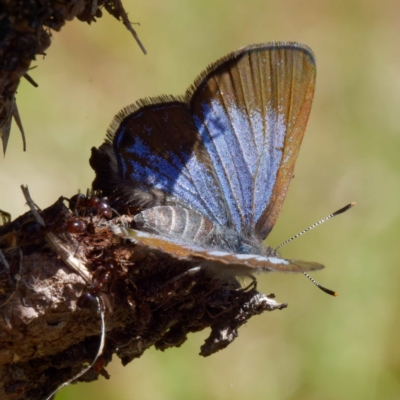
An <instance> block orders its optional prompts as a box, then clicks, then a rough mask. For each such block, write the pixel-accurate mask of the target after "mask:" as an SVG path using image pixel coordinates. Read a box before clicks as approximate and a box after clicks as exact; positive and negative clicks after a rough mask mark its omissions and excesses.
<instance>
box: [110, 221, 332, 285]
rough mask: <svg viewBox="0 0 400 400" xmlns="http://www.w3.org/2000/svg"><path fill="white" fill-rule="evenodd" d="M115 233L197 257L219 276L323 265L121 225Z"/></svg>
mask: <svg viewBox="0 0 400 400" xmlns="http://www.w3.org/2000/svg"><path fill="white" fill-rule="evenodd" d="M113 230H114V233H115V234H116V235H118V236H120V237H129V238H131V239H133V240H134V241H135V242H136V243H137V244H138V245H141V246H145V247H146V248H147V249H148V251H152V250H154V251H159V252H163V253H167V254H170V255H171V256H173V257H175V258H177V259H185V260H192V261H198V262H199V265H201V266H202V267H204V268H206V269H209V270H210V272H212V273H214V274H215V275H218V276H223V277H226V276H242V275H247V276H250V275H252V274H254V273H256V272H257V271H264V272H272V271H276V272H305V271H314V270H318V269H322V268H324V266H323V265H321V264H318V263H314V262H306V261H298V260H287V259H284V258H280V257H266V256H265V257H264V256H260V255H256V254H234V253H229V252H224V251H214V250H208V249H205V248H203V247H201V246H196V245H191V244H187V243H184V242H182V241H179V240H175V239H171V238H166V237H161V236H158V235H153V234H150V233H147V232H142V231H137V230H134V229H127V228H121V227H114V228H113Z"/></svg>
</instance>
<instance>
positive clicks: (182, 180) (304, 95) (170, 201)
mask: <svg viewBox="0 0 400 400" xmlns="http://www.w3.org/2000/svg"><path fill="white" fill-rule="evenodd" d="M314 86H315V60H314V56H313V54H312V52H311V50H310V49H308V48H307V47H306V46H303V45H299V44H297V43H270V44H261V45H253V46H248V47H246V48H244V49H241V50H238V51H236V52H234V53H231V54H230V55H228V56H226V57H224V58H222V59H221V60H219V61H217V62H216V63H214V64H212V65H211V66H210V67H208V68H207V69H206V70H205V71H204V72H203V73H202V74H200V76H199V77H198V78H197V79H196V80H195V83H194V84H193V85H192V86H191V87H190V88H189V89H188V91H187V93H186V95H185V96H181V97H172V96H163V97H159V98H154V99H148V100H142V101H139V102H138V103H136V104H135V105H133V106H131V107H128V108H126V109H125V110H123V111H122V112H121V113H120V114H118V115H117V116H116V118H115V119H114V121H113V123H112V125H111V127H110V130H109V133H108V140H107V141H106V143H104V144H103V145H102V146H101V147H100V148H99V149H93V150H92V158H91V165H92V166H93V168H94V169H95V170H96V175H97V176H96V180H95V181H94V183H93V186H94V188H95V189H99V190H102V191H103V193H105V195H108V196H110V197H112V198H114V199H118V200H120V201H121V200H122V201H123V202H124V203H126V204H132V205H134V206H135V207H137V208H138V210H140V212H139V214H138V215H136V216H135V218H134V226H133V228H134V229H131V230H126V229H121V230H120V231H119V232H118V233H119V234H120V235H123V234H125V235H128V236H131V237H133V238H134V239H135V240H137V241H138V242H140V243H142V244H143V245H144V246H147V247H148V249H149V251H153V250H154V249H158V250H157V251H163V252H165V253H168V254H170V255H171V256H173V257H175V258H176V259H185V260H194V262H195V263H196V262H197V263H198V264H199V265H201V266H204V268H205V269H207V270H209V271H211V272H213V274H215V275H224V276H225V275H226V276H228V275H231V276H232V275H233V276H236V275H252V274H253V273H254V272H256V271H258V270H263V271H283V272H303V271H308V270H314V269H320V268H323V266H322V265H321V264H317V263H312V262H305V261H297V260H287V259H284V258H281V257H280V256H279V255H278V254H277V253H276V252H275V251H274V250H273V249H271V248H270V247H268V246H263V245H262V242H263V240H264V239H265V238H266V237H267V235H268V234H269V232H270V231H271V229H272V227H273V226H274V224H275V222H276V219H277V217H278V215H279V213H280V210H281V208H282V205H283V201H284V199H285V197H286V193H287V190H288V186H289V183H290V181H291V179H292V176H293V170H294V165H295V161H296V158H297V155H298V151H299V147H300V144H301V141H302V138H303V134H304V130H305V126H306V123H307V119H308V115H309V112H310V109H311V103H312V98H313V93H314Z"/></svg>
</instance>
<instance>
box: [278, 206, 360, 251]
mask: <svg viewBox="0 0 400 400" xmlns="http://www.w3.org/2000/svg"><path fill="white" fill-rule="evenodd" d="M355 205H356V203H355V202H354V201H353V202H352V203H350V204H347V206H345V207H343V208H341V209H340V210H337V211H335V212H334V213H332V214H329V215H328V216H327V217H325V218H322V219H321V220H319V221H318V222H316V223H315V224H312V225H311V226H309V227H308V228H306V229H304V230H302V231H301V232H299V233H298V234H297V235H294V236H293V237H291V238H290V239H288V240H285V241H284V242H283V243H281V244H280V245H279V246H278V247H277V248H276V249H275V250H278V249H280V248H281V247H282V246H285V245H286V244H288V243H290V242H291V241H292V240H294V239H297V238H298V237H299V236H301V235H303V234H305V233H306V232H308V231H311V229H314V228H315V227H317V226H318V225H321V224H322V223H324V222H326V221H328V220H329V219H331V218H333V217H336V215H339V214H343V213H344V212H346V211H347V210H350V208H352V207H353V206H355Z"/></svg>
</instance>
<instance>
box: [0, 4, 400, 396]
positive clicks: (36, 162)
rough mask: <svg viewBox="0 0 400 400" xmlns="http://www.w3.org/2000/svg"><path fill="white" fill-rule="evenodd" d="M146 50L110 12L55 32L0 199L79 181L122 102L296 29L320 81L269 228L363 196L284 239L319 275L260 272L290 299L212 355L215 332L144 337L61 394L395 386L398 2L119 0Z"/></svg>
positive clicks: (344, 392)
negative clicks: (143, 342)
mask: <svg viewBox="0 0 400 400" xmlns="http://www.w3.org/2000/svg"><path fill="white" fill-rule="evenodd" d="M124 4H125V7H126V9H127V11H128V12H129V16H130V19H131V20H132V21H139V22H140V24H141V25H140V26H136V27H135V28H136V29H137V32H138V33H139V35H140V38H141V39H142V41H143V43H144V44H145V46H146V48H147V50H148V55H147V56H144V55H142V53H141V52H140V49H139V48H138V46H137V45H136V43H135V42H134V40H133V39H132V37H131V36H130V34H129V33H128V32H127V31H126V30H125V28H124V27H123V26H122V25H121V24H119V23H117V22H116V21H115V20H114V19H113V18H111V17H109V16H108V15H105V16H104V18H102V19H101V20H100V21H99V22H98V23H95V24H93V25H92V26H91V27H89V26H87V25H85V24H83V23H81V22H78V21H73V22H72V23H68V24H67V25H66V26H65V27H64V28H63V30H62V31H61V32H60V33H55V34H54V37H53V43H52V46H51V47H50V48H49V50H48V51H47V57H46V59H45V60H42V59H39V60H38V61H37V65H38V66H39V68H37V69H35V70H33V71H32V72H31V75H32V76H33V78H34V79H35V80H36V81H37V82H38V83H39V85H40V86H39V88H37V89H35V88H33V87H32V86H31V85H30V84H28V83H27V82H22V84H21V86H20V88H19V90H18V105H19V110H20V114H21V116H22V118H23V124H24V127H25V131H26V134H27V140H28V151H27V153H23V152H22V144H21V141H20V138H19V133H18V131H17V129H16V127H15V126H14V128H13V132H12V136H11V139H10V142H9V148H8V151H7V156H6V158H5V159H1V160H0V167H1V172H0V187H1V190H0V208H1V209H4V210H6V211H10V212H11V213H12V214H13V216H18V215H19V214H21V213H23V212H24V211H26V210H27V208H26V206H24V199H23V196H22V194H21V192H20V189H19V185H20V184H22V183H27V184H28V185H29V188H30V191H31V194H32V196H33V198H34V200H35V201H36V202H37V204H39V205H40V206H41V207H46V206H48V205H50V204H52V203H53V202H54V201H55V200H56V199H57V198H58V197H59V196H60V195H65V196H70V195H72V194H74V193H75V192H76V191H77V189H78V188H79V189H82V190H85V188H87V187H89V186H90V184H91V181H92V179H93V176H94V175H93V171H92V170H91V169H90V167H89V165H88V158H89V155H90V148H91V147H92V146H98V145H100V144H101V142H102V140H103V138H104V135H105V132H106V128H107V126H108V124H109V123H110V121H111V119H112V117H113V116H114V114H115V113H116V112H117V111H118V110H119V109H121V108H122V107H124V106H126V105H128V104H130V103H132V102H134V101H136V100H137V99H139V98H141V97H146V96H156V95H160V94H169V93H171V94H180V93H183V92H184V91H185V90H186V88H187V87H188V86H189V84H190V83H191V82H192V81H193V79H194V78H195V77H196V76H197V74H198V73H199V72H200V71H202V70H203V69H204V68H205V67H206V66H207V65H208V64H209V63H211V62H213V61H215V60H216V59H218V58H219V57H221V56H223V55H225V54H226V53H228V52H230V51H232V50H235V49H237V48H239V47H241V46H245V45H248V44H251V43H258V42H268V41H278V40H279V41H286V40H293V41H299V42H302V43H305V44H307V45H309V46H310V47H311V48H312V49H313V50H314V52H315V54H316V58H317V71H318V72H317V88H316V95H315V99H314V105H313V109H312V112H311V116H310V121H309V124H308V128H307V132H306V134H305V139H304V141H303V145H302V149H301V151H300V156H299V159H298V162H297V166H296V171H295V173H296V177H295V179H294V180H293V181H292V184H291V187H290V190H289V194H288V198H287V200H286V203H285V207H284V209H283V212H282V215H281V216H280V218H279V220H278V223H277V226H276V227H275V229H274V231H273V232H272V234H271V235H270V237H269V238H268V243H269V244H271V245H277V244H279V243H280V242H282V241H283V240H285V239H287V238H288V237H290V236H291V235H293V234H295V233H297V232H298V231H300V230H301V229H303V228H304V227H306V226H308V225H310V224H311V223H313V222H314V221H316V220H318V219H320V218H322V217H324V216H325V215H327V214H328V213H330V212H332V211H334V210H336V209H338V208H340V207H342V206H344V205H345V204H347V203H348V202H350V201H357V203H358V205H357V207H356V208H354V209H353V210H351V211H350V212H348V213H347V214H345V215H343V216H340V217H338V218H336V219H334V220H333V221H331V222H329V223H327V224H325V225H323V226H322V227H320V228H318V229H316V230H314V231H312V232H310V233H308V234H307V235H306V236H303V237H302V238H300V239H298V240H296V241H295V242H294V243H292V244H290V245H289V246H287V247H285V248H284V249H283V250H284V251H283V255H285V256H287V257H295V258H300V259H306V260H314V261H318V262H321V263H324V264H325V265H326V269H325V270H323V271H322V272H319V273H318V274H314V277H315V278H316V279H317V280H319V281H320V282H321V284H323V285H326V286H328V287H330V288H333V289H335V290H336V291H338V292H339V297H338V298H332V297H329V296H327V295H325V294H323V293H322V292H320V291H319V290H317V289H316V288H315V287H313V286H312V285H311V284H310V283H309V282H308V281H307V280H306V279H305V278H304V277H302V276H294V275H290V276H289V275H284V274H281V275H279V274H276V275H262V276H260V277H259V288H260V289H261V290H263V291H264V292H266V293H270V292H274V293H275V294H276V296H277V299H278V301H282V302H288V303H289V307H288V308H287V309H286V310H285V311H282V312H277V311H276V312H273V313H271V314H264V315H262V316H260V317H258V318H254V319H253V320H251V321H250V322H249V323H248V325H247V326H246V327H243V328H242V329H241V330H240V331H239V337H238V338H237V339H236V341H235V342H234V343H233V344H232V345H231V346H230V347H229V348H227V349H225V350H224V351H222V352H220V353H218V354H216V355H213V356H211V357H210V358H206V359H203V358H201V357H199V356H198V352H199V347H200V345H201V344H202V342H203V340H204V339H205V337H206V335H207V333H200V334H195V335H192V336H191V337H190V338H189V340H188V342H186V343H185V344H184V345H183V347H182V348H180V349H172V350H169V351H167V352H165V353H161V352H157V351H155V350H150V351H147V352H146V353H145V354H144V355H143V356H142V358H141V359H139V360H136V361H134V362H133V363H131V364H130V365H129V366H127V367H126V368H123V367H122V366H121V365H120V362H119V360H114V362H113V363H112V364H111V365H110V367H109V368H107V369H108V371H109V372H110V374H111V375H112V379H111V380H110V381H106V380H105V379H104V378H100V379H99V381H98V382H96V383H91V384H83V383H81V384H78V385H73V386H70V387H68V388H67V389H64V390H63V391H62V392H61V393H60V394H59V395H58V397H57V398H58V399H60V400H67V399H68V400H69V399H87V398H95V399H97V400H109V399H119V400H127V399H138V400H147V399H151V400H164V399H174V400H175V399H176V400H180V399H182V400H183V399H191V400H195V399H216V400H222V399H229V400H238V399H246V398H251V399H253V400H261V399H275V400H283V399H285V400H314V399H315V400H317V399H326V400H339V399H340V400H344V399H363V400H374V399H379V400H395V399H399V398H400V379H399V375H400V340H399V328H400V313H399V300H400V291H399V282H400V257H399V256H400V251H399V247H400V246H399V239H400V232H399V226H398V224H399V222H400V214H399V213H400V212H399V200H400V176H399V175H400V152H399V151H400V3H399V2H398V1H395V0H381V1H374V0H358V1H355V0H328V1H318V0H303V1H298V0H285V1H282V0H280V1H278V0H275V1H273V0H246V1H242V0H240V1H231V0H202V1H183V0H169V1H165V0H164V1H163V0H136V1H133V0H130V1H129V0H125V1H124Z"/></svg>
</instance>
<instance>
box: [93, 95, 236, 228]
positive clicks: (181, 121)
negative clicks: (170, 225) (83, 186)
mask: <svg viewBox="0 0 400 400" xmlns="http://www.w3.org/2000/svg"><path fill="white" fill-rule="evenodd" d="M134 107H135V108H136V110H133V111H132V109H128V110H125V111H124V112H123V113H122V114H121V116H120V117H119V118H121V119H122V120H121V121H116V122H115V124H116V125H117V126H118V127H117V129H116V131H115V133H112V132H111V135H110V141H112V146H113V151H112V153H113V154H114V157H115V159H116V164H115V169H116V172H115V174H116V175H117V176H118V178H116V177H115V176H110V181H112V182H114V183H115V182H118V181H119V185H120V186H121V185H123V184H124V185H125V192H127V193H129V194H130V195H131V199H132V200H133V201H134V200H135V196H136V197H138V198H139V200H138V202H139V203H140V202H142V203H143V197H146V193H147V194H148V193H150V192H151V194H152V196H150V197H149V198H150V199H151V200H150V201H151V204H149V206H151V207H154V206H156V205H164V204H176V203H178V204H182V205H183V206H185V207H187V208H192V209H194V210H196V211H197V212H199V213H200V214H202V215H204V216H206V217H208V218H209V219H210V220H212V221H213V222H214V223H216V224H218V225H226V224H228V223H229V222H228V219H229V217H228V215H227V214H226V212H225V210H226V206H225V200H224V197H223V193H222V192H221V189H220V185H219V183H218V181H217V179H216V176H215V171H214V168H213V166H212V162H211V159H210V157H209V156H208V154H207V152H206V149H205V147H204V145H203V143H202V140H201V137H200V135H199V134H198V132H197V129H196V127H195V125H194V123H193V119H192V117H191V115H190V113H189V109H188V106H187V104H186V103H185V102H184V101H179V100H178V99H173V98H157V99H152V100H149V101H148V102H147V103H146V104H145V103H142V104H139V105H135V106H134ZM102 181H103V184H102V185H100V186H99V185H97V188H98V189H102V190H104V178H102ZM154 198H156V199H157V201H155V202H154V201H152V199H154ZM144 202H145V201H144ZM141 206H142V207H143V208H146V207H147V204H141Z"/></svg>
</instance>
